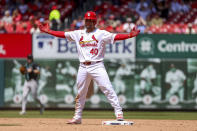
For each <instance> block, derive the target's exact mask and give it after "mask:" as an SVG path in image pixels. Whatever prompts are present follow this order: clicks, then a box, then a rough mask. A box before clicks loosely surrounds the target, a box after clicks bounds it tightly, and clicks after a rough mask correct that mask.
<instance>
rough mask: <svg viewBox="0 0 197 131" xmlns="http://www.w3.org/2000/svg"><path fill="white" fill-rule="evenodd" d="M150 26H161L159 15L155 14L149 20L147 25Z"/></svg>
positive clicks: (161, 20) (161, 21)
mask: <svg viewBox="0 0 197 131" xmlns="http://www.w3.org/2000/svg"><path fill="white" fill-rule="evenodd" d="M149 25H150V26H159V27H160V26H162V25H163V19H162V18H161V17H159V14H158V13H156V14H155V15H154V17H153V18H152V19H151V21H150V23H149Z"/></svg>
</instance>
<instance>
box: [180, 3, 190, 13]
mask: <svg viewBox="0 0 197 131" xmlns="http://www.w3.org/2000/svg"><path fill="white" fill-rule="evenodd" d="M189 10H190V6H189V4H188V2H185V1H184V0H181V1H180V11H182V12H184V13H186V12H189Z"/></svg>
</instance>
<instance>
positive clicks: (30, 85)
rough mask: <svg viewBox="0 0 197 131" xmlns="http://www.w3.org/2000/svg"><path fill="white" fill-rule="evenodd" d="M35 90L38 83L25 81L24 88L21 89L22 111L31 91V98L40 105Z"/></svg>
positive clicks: (24, 109)
mask: <svg viewBox="0 0 197 131" xmlns="http://www.w3.org/2000/svg"><path fill="white" fill-rule="evenodd" d="M37 89H38V83H37V81H36V80H34V79H31V80H30V81H25V84H24V87H23V100H22V111H23V112H25V111H26V104H27V97H28V95H29V93H30V91H31V93H32V96H33V98H34V100H36V101H37V102H38V103H39V104H40V105H41V102H40V100H39V99H38V98H37Z"/></svg>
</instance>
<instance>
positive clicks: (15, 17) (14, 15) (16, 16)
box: [12, 9, 22, 22]
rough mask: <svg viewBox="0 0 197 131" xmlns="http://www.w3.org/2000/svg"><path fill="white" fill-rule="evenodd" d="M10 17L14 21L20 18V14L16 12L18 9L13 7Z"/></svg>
mask: <svg viewBox="0 0 197 131" xmlns="http://www.w3.org/2000/svg"><path fill="white" fill-rule="evenodd" d="M12 19H13V21H14V22H19V21H21V19H22V15H21V14H20V13H19V12H18V9H15V10H14V11H13V14H12Z"/></svg>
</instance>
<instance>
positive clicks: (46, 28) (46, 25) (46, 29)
mask: <svg viewBox="0 0 197 131" xmlns="http://www.w3.org/2000/svg"><path fill="white" fill-rule="evenodd" d="M38 27H39V28H40V31H42V32H46V33H48V32H49V30H50V28H49V23H44V24H42V23H39V24H38Z"/></svg>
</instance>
